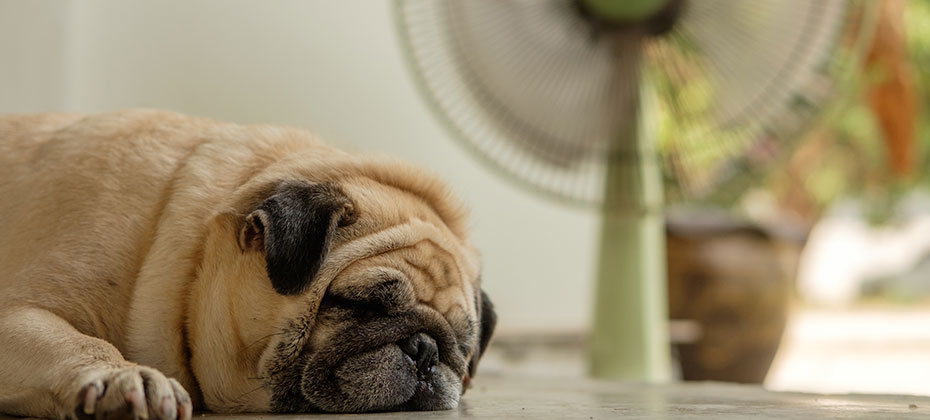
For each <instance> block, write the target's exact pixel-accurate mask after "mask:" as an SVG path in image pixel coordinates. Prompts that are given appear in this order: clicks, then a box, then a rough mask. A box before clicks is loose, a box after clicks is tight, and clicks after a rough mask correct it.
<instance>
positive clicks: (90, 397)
mask: <svg viewBox="0 0 930 420" xmlns="http://www.w3.org/2000/svg"><path fill="white" fill-rule="evenodd" d="M101 396H103V383H102V382H100V381H94V382H91V383H89V384H87V386H85V387H84V414H94V410H95V409H96V407H97V400H98V399H100V397H101Z"/></svg>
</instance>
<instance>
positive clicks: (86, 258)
mask: <svg viewBox="0 0 930 420" xmlns="http://www.w3.org/2000/svg"><path fill="white" fill-rule="evenodd" d="M467 227H468V226H467V222H466V219H465V214H464V211H463V210H462V206H461V205H460V204H459V203H458V202H457V201H456V200H455V199H453V198H452V197H451V196H450V193H449V191H448V190H447V189H446V187H444V186H443V185H442V184H441V183H440V182H439V181H438V180H437V178H436V177H434V176H433V175H431V174H429V173H427V172H425V171H423V170H421V169H418V168H416V167H413V166H410V165H408V164H405V163H402V162H399V161H396V160H392V159H387V158H376V157H364V156H357V155H352V154H349V153H346V152H343V151H339V150H337V149H334V148H332V147H329V146H326V145H324V144H323V143H321V142H319V141H318V140H315V139H314V138H313V137H312V136H311V135H309V134H308V133H306V132H303V131H300V130H296V129H292V128H284V127H276V126H264V125H251V126H241V125H234V124H225V123H220V122H215V121H212V120H208V119H202V118H193V117H188V116H184V115H179V114H176V113H171V112H164V111H150V110H133V111H122V112H115V113H108V114H101V115H93V116H85V115H75V114H34V115H8V116H0V412H3V413H7V414H13V415H20V416H41V417H51V418H137V419H168V420H174V419H181V420H189V419H190V418H191V412H192V410H195V409H197V410H200V409H203V410H211V411H215V412H223V413H233V412H277V413H290V412H293V413H310V412H365V411H389V410H443V409H451V408H454V407H456V406H457V404H458V402H459V398H460V396H461V395H462V393H464V391H465V389H467V388H468V384H469V381H470V379H471V376H472V375H474V373H475V369H476V366H477V363H478V359H479V358H480V357H481V354H482V352H484V350H485V348H486V347H487V345H488V341H489V340H490V337H491V333H492V331H493V330H494V325H495V314H494V310H493V308H492V305H491V302H490V301H489V300H488V297H487V296H486V295H485V294H484V293H483V292H482V291H481V287H480V278H479V273H480V264H479V256H478V253H477V252H476V250H475V248H474V247H473V246H472V244H471V243H470V242H469V239H468V236H467V234H466V230H467Z"/></svg>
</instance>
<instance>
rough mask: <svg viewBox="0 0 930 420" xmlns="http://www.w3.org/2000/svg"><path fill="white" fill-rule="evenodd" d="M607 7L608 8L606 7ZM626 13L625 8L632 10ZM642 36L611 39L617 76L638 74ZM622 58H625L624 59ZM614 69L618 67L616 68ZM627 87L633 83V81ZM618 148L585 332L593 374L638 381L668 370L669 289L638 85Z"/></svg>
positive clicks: (596, 5)
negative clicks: (590, 325)
mask: <svg viewBox="0 0 930 420" xmlns="http://www.w3.org/2000/svg"><path fill="white" fill-rule="evenodd" d="M587 3H589V4H588V5H589V6H590V7H592V9H593V10H607V9H609V10H610V14H611V16H614V17H616V16H619V14H620V13H621V12H622V11H621V10H620V9H624V8H626V7H629V9H628V10H629V11H630V13H631V14H632V15H635V14H639V16H636V17H643V16H645V15H648V14H650V13H654V12H655V11H656V10H658V8H659V7H661V6H662V5H663V4H664V1H655V0H653V1H644V0H639V1H635V0H626V1H603V0H601V1H595V0H588V1H587ZM605 8H607V9H605ZM631 14H628V15H623V16H631ZM640 43H641V39H638V38H631V39H627V40H623V39H618V40H617V42H616V43H615V50H616V54H615V55H616V60H618V61H620V60H626V62H625V63H618V66H617V68H618V69H631V70H630V71H633V72H635V74H630V75H624V74H618V75H617V76H618V80H630V81H633V80H639V79H638V78H639V76H640V74H639V71H638V66H637V65H630V64H631V63H630V60H632V61H633V63H638V62H639V58H640V53H639V51H640V48H641V46H640ZM623 64H626V65H623ZM618 71H620V70H618ZM631 89H639V87H638V84H636V86H633V87H631ZM628 97H629V98H630V103H628V104H626V105H627V106H626V107H625V108H626V110H625V111H623V112H625V113H627V114H628V118H625V119H624V120H625V122H626V124H624V127H623V129H622V131H623V133H622V134H621V135H620V136H619V138H617V139H616V141H618V142H619V143H618V148H617V149H618V152H619V153H616V154H613V155H612V156H611V157H610V159H609V163H608V167H607V177H606V185H605V188H606V191H605V198H604V207H603V219H602V223H603V225H602V227H601V237H600V255H599V256H598V267H597V269H598V278H597V286H596V296H595V308H594V326H593V330H592V336H591V350H590V351H591V354H590V357H591V360H590V371H591V374H592V375H593V376H595V377H600V378H611V379H623V380H629V381H638V382H665V381H668V380H669V378H670V354H669V337H668V303H667V302H668V295H667V290H666V289H667V284H666V268H665V267H666V263H665V221H664V217H663V214H662V205H663V186H662V179H661V172H660V168H659V160H658V156H657V155H656V152H655V138H654V133H655V130H653V129H652V127H648V126H645V125H644V124H642V122H643V121H644V120H645V118H643V117H644V115H642V114H641V113H648V112H650V111H649V107H648V106H641V105H643V104H642V103H640V101H641V98H642V97H643V95H642V94H641V92H640V91H636V92H633V94H631V95H628Z"/></svg>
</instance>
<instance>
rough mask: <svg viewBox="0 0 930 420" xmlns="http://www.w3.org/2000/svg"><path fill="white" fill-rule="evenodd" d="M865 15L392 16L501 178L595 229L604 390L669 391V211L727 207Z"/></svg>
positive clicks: (404, 10)
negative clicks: (702, 203) (703, 204)
mask: <svg viewBox="0 0 930 420" xmlns="http://www.w3.org/2000/svg"><path fill="white" fill-rule="evenodd" d="M870 7H871V5H870V4H869V2H868V1H867V0H865V1H856V0H817V1H811V0H699V1H686V0H574V1H572V0H548V1H542V0H468V1H456V0H396V11H397V18H398V19H397V20H398V24H399V27H400V33H401V37H402V39H403V42H404V45H405V48H406V52H407V55H408V58H409V61H411V62H412V68H413V69H414V74H415V75H416V78H417V79H418V81H419V82H421V83H420V85H421V87H422V88H423V89H422V90H423V91H424V92H425V93H426V95H425V96H426V97H427V98H428V99H429V101H430V102H431V103H432V105H433V107H434V108H435V110H436V111H437V112H438V113H439V114H440V115H441V117H442V120H443V121H444V122H446V125H447V126H448V127H449V128H450V129H451V130H452V131H453V132H454V133H455V134H456V135H457V137H459V138H460V139H462V140H464V143H465V144H467V145H469V147H470V148H471V149H472V150H474V151H476V152H477V153H478V155H480V156H482V157H484V158H486V160H487V161H488V162H490V163H491V167H493V168H496V169H498V170H500V171H501V172H502V173H503V174H505V175H506V176H507V177H508V178H510V179H514V180H517V181H518V182H520V183H521V184H523V185H525V186H528V187H530V188H531V189H532V190H535V191H539V192H544V193H546V194H547V195H549V196H552V197H557V198H559V199H563V200H568V201H571V202H576V203H583V204H588V205H598V206H599V208H600V210H601V214H602V217H603V219H602V229H601V238H600V255H599V263H598V283H597V289H596V290H597V294H596V297H595V314H594V326H593V328H592V337H591V371H592V373H593V374H595V375H596V376H605V377H621V378H628V379H639V380H663V379H665V378H667V377H668V372H669V355H668V332H667V326H666V324H665V322H666V321H665V320H666V318H665V312H666V295H665V287H666V286H665V281H664V275H665V273H664V258H663V252H664V247H663V241H664V223H663V215H662V211H663V208H664V202H665V197H666V196H668V197H669V198H670V199H673V200H682V199H706V198H715V197H716V198H719V197H721V196H723V195H725V194H729V195H730V196H734V195H735V193H737V192H739V191H740V190H741V189H742V188H744V187H745V186H746V185H747V184H748V180H751V179H753V178H754V177H753V176H747V174H749V175H752V174H753V172H755V171H758V169H759V168H763V167H766V166H769V163H770V162H772V161H774V160H775V159H777V158H778V157H779V156H781V155H783V154H784V151H785V150H787V149H789V148H790V146H791V145H792V144H793V143H794V142H796V141H797V140H799V139H800V138H801V134H802V133H803V131H804V130H805V129H806V128H807V127H808V125H809V124H810V123H811V122H812V121H813V119H814V117H816V116H818V115H819V114H820V113H821V111H822V110H823V109H825V108H826V106H827V105H828V104H829V103H831V101H833V100H834V99H835V98H836V97H837V96H838V95H837V92H838V91H839V90H840V88H841V87H842V86H843V85H844V79H845V78H846V77H849V75H851V74H852V73H853V72H852V71H851V70H853V69H855V68H856V66H857V64H858V57H859V56H860V55H861V54H860V52H861V50H862V47H863V46H866V41H867V38H868V37H867V36H866V34H867V33H868V29H869V26H870V25H869V24H868V21H869V19H867V17H868V16H869V15H870V13H868V12H869V10H868V9H869V8H870Z"/></svg>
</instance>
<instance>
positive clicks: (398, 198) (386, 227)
mask: <svg viewBox="0 0 930 420" xmlns="http://www.w3.org/2000/svg"><path fill="white" fill-rule="evenodd" d="M341 186H342V188H343V190H344V191H345V192H346V194H347V195H348V197H349V198H350V200H352V202H353V203H354V204H355V209H356V212H357V215H358V219H357V221H356V223H354V224H353V225H352V226H348V227H346V228H345V230H344V231H343V232H342V233H341V235H340V236H341V237H340V238H337V243H336V245H335V246H336V247H337V248H352V247H364V246H371V245H372V244H370V243H366V241H364V239H365V238H368V237H371V236H374V235H377V234H379V233H381V234H383V233H386V232H387V231H390V230H391V229H395V232H396V233H395V234H393V235H391V234H387V235H384V237H383V238H382V239H381V241H379V242H385V241H392V242H395V243H396V245H397V246H396V247H394V248H391V247H390V246H385V245H386V244H384V243H380V244H378V245H379V246H381V247H383V249H384V251H386V252H380V253H379V254H377V255H374V256H371V257H369V258H364V259H360V260H358V261H355V262H353V263H352V265H351V266H349V267H346V269H345V272H344V273H342V274H340V275H339V276H338V278H337V279H335V280H334V282H333V283H332V284H331V285H330V290H331V291H333V292H337V293H347V292H350V289H351V290H353V291H355V292H358V291H361V290H365V289H366V288H371V287H376V284H377V283H382V282H384V281H390V280H400V281H402V282H404V283H406V285H405V286H404V287H406V288H407V289H405V290H406V292H405V293H410V294H411V295H410V296H408V297H409V298H411V299H412V300H413V301H415V302H418V303H422V304H427V305H429V306H431V307H433V308H434V309H435V310H437V311H439V312H440V313H442V314H443V315H445V316H446V317H447V318H450V319H452V318H457V317H468V316H469V315H471V316H472V317H473V316H475V308H474V304H473V300H474V294H475V292H476V291H475V288H476V282H477V277H478V266H477V265H478V264H477V255H476V253H475V251H474V249H473V248H471V247H470V245H468V244H467V243H465V241H464V240H463V239H462V238H459V237H457V236H456V235H455V234H453V232H452V231H451V230H450V229H449V228H448V227H447V226H446V223H445V221H444V220H443V219H442V217H440V216H439V215H438V214H437V213H436V212H435V211H434V210H433V209H432V208H431V207H430V206H429V205H428V204H427V203H426V202H425V201H423V200H422V199H420V198H419V197H417V196H415V195H412V194H410V193H407V192H405V191H402V190H398V189H396V188H393V187H390V186H386V185H383V184H379V183H375V182H371V181H368V180H364V179H361V180H356V181H354V182H346V183H343V184H342V185H341ZM397 228H401V229H397ZM359 239H362V240H359ZM388 248H390V249H389V250H388ZM456 312H463V313H462V314H460V315H456V314H455V313H456Z"/></svg>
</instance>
